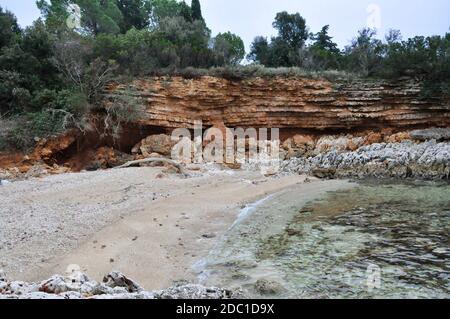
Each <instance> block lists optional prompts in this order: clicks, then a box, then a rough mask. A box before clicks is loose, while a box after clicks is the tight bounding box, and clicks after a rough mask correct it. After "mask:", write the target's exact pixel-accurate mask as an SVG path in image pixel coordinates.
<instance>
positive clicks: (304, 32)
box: [273, 11, 309, 49]
mask: <svg viewBox="0 0 450 319" xmlns="http://www.w3.org/2000/svg"><path fill="white" fill-rule="evenodd" d="M273 27H274V28H275V29H277V30H278V36H279V37H280V38H281V39H282V40H283V41H285V42H286V43H288V44H289V45H290V46H291V48H293V49H299V48H302V47H303V46H304V45H305V43H306V41H307V40H308V37H309V32H308V28H307V27H306V20H305V19H304V18H303V17H302V16H301V15H300V14H299V13H295V14H289V13H287V12H286V11H283V12H280V13H277V15H276V17H275V21H274V22H273Z"/></svg>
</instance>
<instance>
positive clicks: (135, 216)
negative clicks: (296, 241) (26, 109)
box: [0, 168, 348, 289]
mask: <svg viewBox="0 0 450 319" xmlns="http://www.w3.org/2000/svg"><path fill="white" fill-rule="evenodd" d="M191 173H192V174H193V175H194V177H190V178H186V179H184V178H181V177H179V176H177V175H167V176H165V177H163V178H161V176H160V175H161V169H160V168H129V169H119V170H106V171H97V172H85V173H78V174H62V175H56V176H49V177H45V178H41V179H32V180H28V181H22V182H16V183H12V184H9V185H5V186H2V187H1V188H0V201H1V203H2V205H1V207H0V221H1V227H0V243H1V245H0V263H1V264H0V268H3V269H4V270H5V271H6V272H7V273H8V275H9V276H10V277H13V278H16V279H18V280H25V281H41V280H43V279H45V278H48V277H49V276H51V275H53V274H55V273H60V274H64V273H65V271H66V269H67V267H68V266H69V265H79V266H80V267H81V269H82V270H83V271H84V272H86V273H87V274H89V275H90V276H91V277H93V278H94V279H97V280H101V278H102V276H103V275H104V274H106V273H108V272H110V271H113V270H117V271H121V272H123V273H126V274H127V275H129V276H130V277H131V278H133V279H135V280H137V281H138V282H140V283H141V284H142V285H143V287H144V288H146V289H163V288H167V287H169V286H171V285H173V283H174V282H177V281H191V282H195V281H196V279H197V277H196V276H197V274H195V273H194V271H193V269H192V266H193V265H194V264H195V262H197V261H198V260H200V259H201V258H202V257H204V256H206V255H207V254H208V252H209V251H210V249H211V248H212V247H213V246H214V245H215V244H216V243H217V241H219V240H220V239H221V237H222V236H223V235H224V233H225V232H226V231H227V229H229V227H230V226H231V225H232V224H233V222H234V221H235V220H236V218H237V216H238V214H239V212H240V210H241V209H242V208H244V207H245V205H248V204H251V203H253V202H255V201H257V200H260V199H262V198H264V197H266V196H267V195H269V194H274V193H277V192H282V191H283V190H287V189H289V187H292V186H294V185H296V187H297V188H298V187H300V188H298V189H299V196H304V197H305V200H307V199H308V198H313V197H315V196H317V195H320V194H323V193H325V192H327V191H332V190H337V189H339V188H340V187H345V186H348V182H346V181H334V182H329V181H319V180H315V179H312V180H311V181H307V182H305V179H306V178H307V177H306V176H299V175H290V176H283V177H264V176H262V175H261V174H260V173H259V172H248V171H232V170H209V171H205V172H198V171H196V172H191Z"/></svg>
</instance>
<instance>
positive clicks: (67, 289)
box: [0, 271, 242, 299]
mask: <svg viewBox="0 0 450 319" xmlns="http://www.w3.org/2000/svg"><path fill="white" fill-rule="evenodd" d="M238 297H239V298H242V295H241V292H239V291H230V290H226V289H221V288H215V287H210V288H207V287H204V286H201V285H194V284H186V283H185V284H180V285H178V286H174V287H171V288H168V289H165V290H160V291H145V290H144V289H143V288H142V287H141V286H140V285H139V284H137V283H136V282H134V281H133V280H132V279H130V278H127V277H126V276H125V275H123V274H122V273H120V272H111V273H109V274H108V275H106V276H105V277H104V278H103V282H101V283H99V282H97V281H95V280H92V279H90V278H89V277H88V276H87V275H86V274H84V273H81V272H78V271H75V272H72V273H70V274H67V275H66V276H61V275H55V276H52V277H51V278H49V279H48V280H44V281H42V282H40V283H28V282H22V281H8V279H7V278H6V275H5V273H4V272H3V271H0V299H233V298H238Z"/></svg>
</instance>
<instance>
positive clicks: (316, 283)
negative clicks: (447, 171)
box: [202, 182, 450, 298]
mask: <svg viewBox="0 0 450 319" xmlns="http://www.w3.org/2000/svg"><path fill="white" fill-rule="evenodd" d="M247 214H248V212H247ZM449 233H450V186H449V185H447V184H443V185H436V184H415V185H412V184H410V185H406V184H395V183H390V184H386V183H385V184H380V182H375V183H364V184H360V185H359V186H357V187H355V188H353V189H350V190H346V191H338V192H333V193H328V194H327V195H326V196H325V197H323V198H321V199H320V200H316V201H313V202H310V203H308V204H307V205H306V206H305V205H304V203H303V202H301V201H300V200H299V196H298V192H297V190H296V189H295V188H294V189H292V190H291V191H289V192H287V193H283V194H279V195H276V196H273V197H271V198H269V199H267V200H266V201H264V202H262V203H259V205H258V206H257V207H255V208H253V211H252V212H251V214H250V215H249V216H248V217H247V218H246V219H245V220H243V221H240V222H239V223H238V224H236V225H235V226H234V227H233V228H232V229H231V230H230V231H229V232H228V234H227V235H226V237H225V238H224V240H223V242H222V243H221V244H219V245H218V247H216V248H215V249H214V251H213V252H212V253H211V255H210V256H209V257H208V258H207V259H206V260H205V261H204V263H203V270H204V271H203V273H202V276H203V279H204V281H205V283H208V284H212V285H219V286H226V287H230V288H237V287H239V288H242V289H243V290H244V292H245V293H246V294H247V295H249V296H252V297H259V298H260V297H263V298H264V297H271V298H273V297H275V298H449V297H450V280H449V279H450V236H449ZM260 279H264V280H269V281H272V282H274V283H276V289H275V291H274V292H273V294H267V292H266V293H262V292H261V291H260V290H258V289H256V288H255V283H256V281H257V280H260Z"/></svg>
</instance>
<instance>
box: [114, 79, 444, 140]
mask: <svg viewBox="0 0 450 319" xmlns="http://www.w3.org/2000/svg"><path fill="white" fill-rule="evenodd" d="M132 87H133V90H129V89H127V88H128V85H114V86H111V88H110V89H111V90H113V91H114V94H124V95H126V94H136V93H137V95H138V96H139V97H141V98H142V99H141V100H140V101H141V102H140V103H142V104H143V105H144V106H145V114H146V115H145V117H144V118H142V119H141V121H140V122H141V124H143V125H148V126H156V127H163V128H167V129H171V128H177V127H190V126H191V125H192V123H193V121H194V120H202V121H203V122H204V125H205V126H209V125H213V124H214V123H217V122H223V123H224V124H225V125H226V126H228V127H256V128H257V127H278V128H281V129H307V130H317V131H318V133H320V131H324V130H364V129H377V128H393V129H398V130H404V129H410V128H416V127H430V126H437V127H449V126H450V101H449V100H448V99H447V100H445V99H429V100H421V99H420V85H419V84H418V83H415V82H413V81H399V82H396V83H388V82H376V81H371V82H368V81H361V80H358V81H354V82H351V83H350V82H346V81H337V82H330V81H328V80H313V79H306V78H303V79H302V78H297V79H295V78H272V79H262V78H252V79H247V80H242V81H229V80H226V79H222V78H215V77H201V78H198V79H184V78H181V77H171V78H169V77H158V78H148V79H139V80H136V81H134V82H133V84H132Z"/></svg>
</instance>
